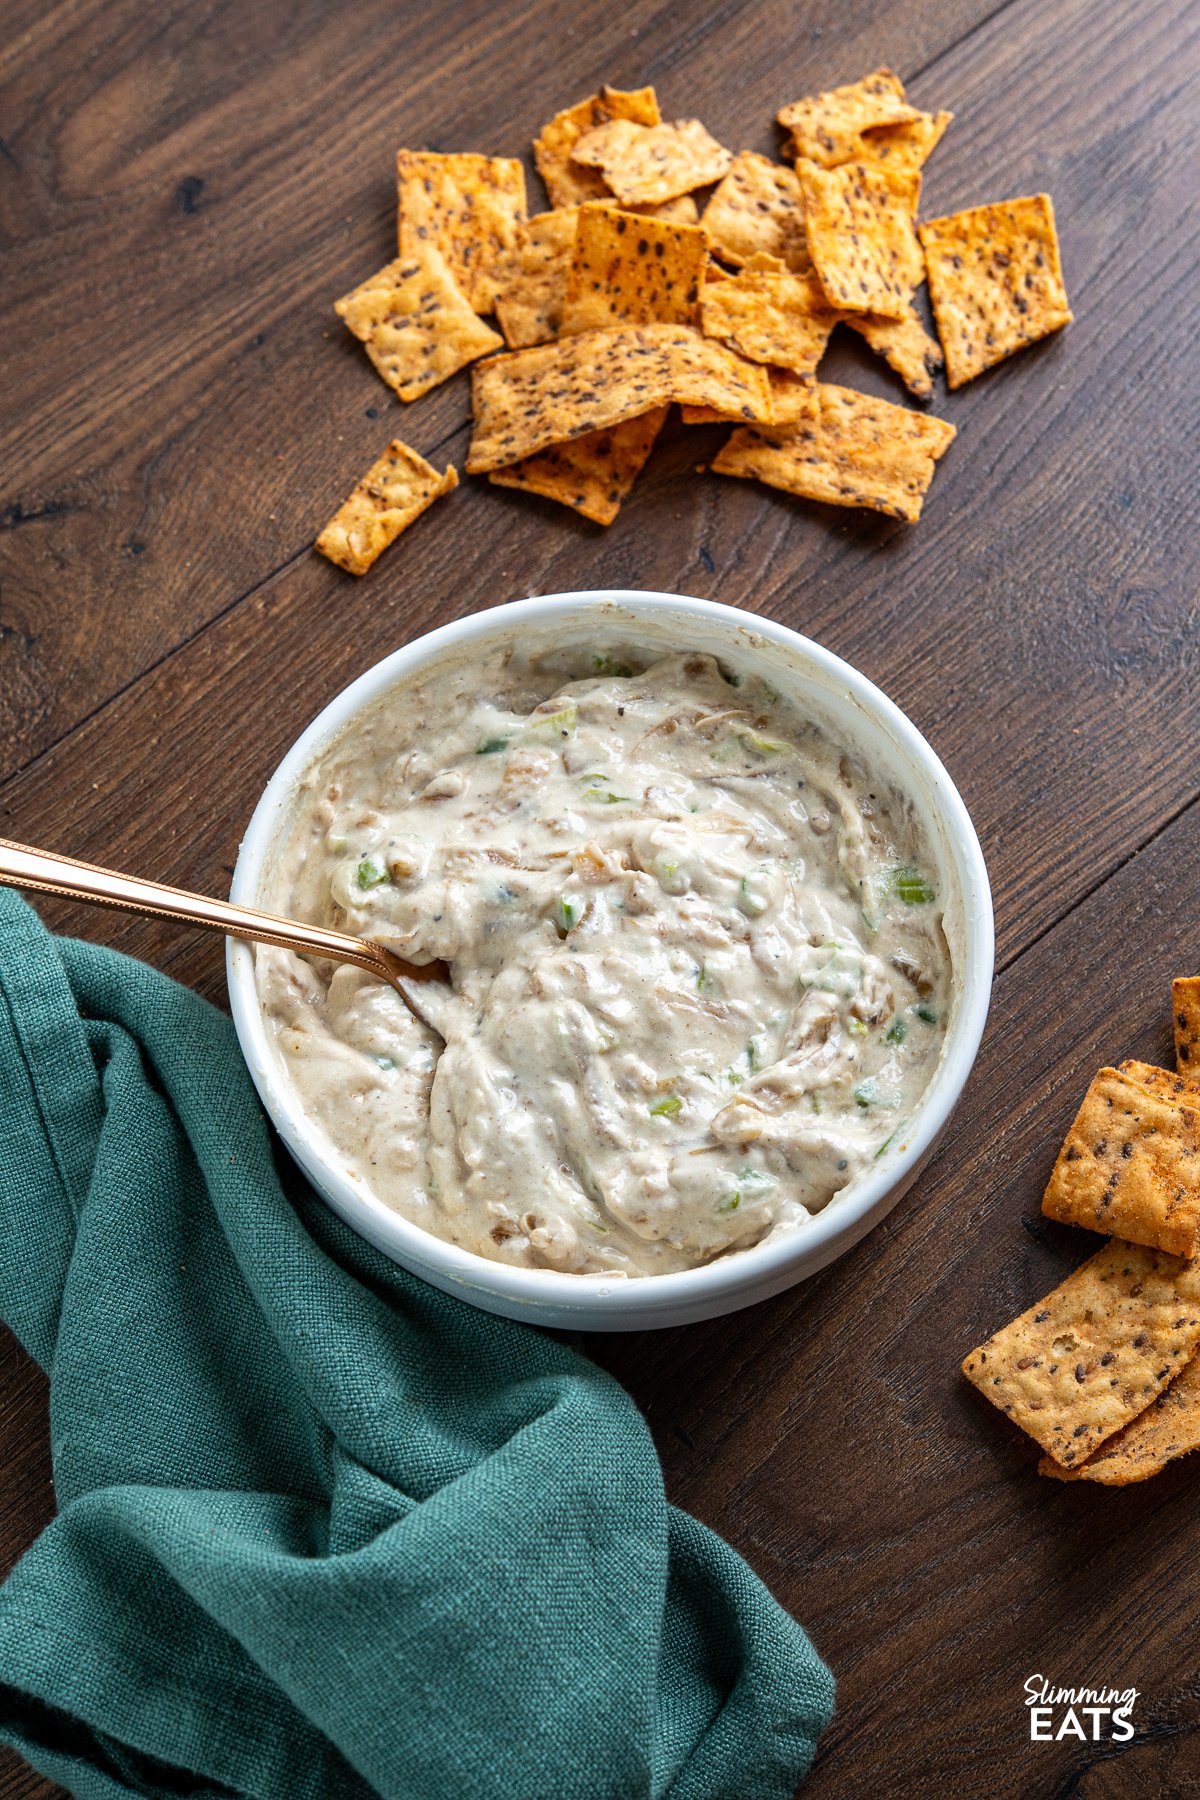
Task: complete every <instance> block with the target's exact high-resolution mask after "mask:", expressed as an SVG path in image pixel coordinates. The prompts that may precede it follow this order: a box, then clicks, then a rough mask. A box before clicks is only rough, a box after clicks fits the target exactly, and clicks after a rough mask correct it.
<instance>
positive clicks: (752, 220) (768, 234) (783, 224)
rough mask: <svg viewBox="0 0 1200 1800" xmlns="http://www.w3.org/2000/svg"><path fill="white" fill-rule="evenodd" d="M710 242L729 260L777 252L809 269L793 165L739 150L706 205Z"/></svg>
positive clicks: (797, 269) (792, 265)
mask: <svg viewBox="0 0 1200 1800" xmlns="http://www.w3.org/2000/svg"><path fill="white" fill-rule="evenodd" d="M703 224H704V229H705V232H706V233H707V236H708V241H709V245H710V246H711V248H712V249H713V250H715V251H716V253H717V255H718V256H721V257H723V258H724V259H725V261H726V262H731V263H747V262H749V261H750V258H751V257H752V256H755V255H758V254H760V253H762V254H765V255H767V256H777V257H779V259H780V261H781V262H783V263H784V264H786V266H787V267H788V268H789V269H791V270H792V271H793V273H794V274H797V275H807V274H808V273H809V271H810V270H811V268H812V260H811V258H810V257H809V254H808V239H807V237H806V235H805V230H804V200H803V197H802V195H801V193H800V183H799V180H798V179H797V177H796V172H795V170H794V169H785V168H784V167H783V165H782V163H773V162H770V161H768V159H767V158H766V157H765V156H759V155H757V154H756V152H755V151H753V150H743V151H742V153H741V155H740V156H735V157H734V159H733V161H732V163H731V164H730V165H729V171H728V173H727V174H726V176H725V178H724V180H723V181H722V182H721V185H720V187H718V188H717V190H716V192H715V193H714V194H713V197H712V199H711V200H710V201H709V203H708V205H707V206H706V207H705V209H704V220H703Z"/></svg>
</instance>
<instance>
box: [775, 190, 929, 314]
mask: <svg viewBox="0 0 1200 1800" xmlns="http://www.w3.org/2000/svg"><path fill="white" fill-rule="evenodd" d="M797 173H798V175H799V178H800V189H801V192H802V193H803V195H804V210H805V228H806V230H807V232H808V253H809V255H810V256H811V257H812V260H813V267H814V268H815V269H816V271H817V274H818V275H819V276H820V278H821V285H822V287H823V288H824V289H825V292H826V294H827V295H828V296H829V302H830V305H831V306H839V307H842V308H843V309H844V310H845V311H848V312H850V311H853V312H869V313H880V314H882V315H883V316H884V317H885V318H890V319H903V318H905V317H907V315H908V313H909V312H910V310H911V308H912V298H913V295H914V294H915V293H916V291H917V289H918V288H919V287H920V285H921V282H922V281H923V280H924V275H925V264H924V258H923V257H922V255H921V246H920V244H919V242H918V241H917V233H916V226H915V223H914V221H915V218H916V211H917V200H918V198H919V196H920V192H921V177H920V175H917V174H911V173H904V172H902V171H893V170H891V169H887V168H879V167H872V166H871V165H869V164H867V163H842V164H840V165H839V166H838V167H837V168H836V169H819V168H817V167H816V165H815V164H814V163H801V164H799V165H798V169H797Z"/></svg>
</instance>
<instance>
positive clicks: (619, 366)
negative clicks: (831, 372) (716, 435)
mask: <svg viewBox="0 0 1200 1800" xmlns="http://www.w3.org/2000/svg"><path fill="white" fill-rule="evenodd" d="M670 401H678V402H679V403H680V404H686V405H690V406H715V407H718V408H719V409H720V410H722V411H723V412H730V413H735V414H737V415H738V416H739V417H741V418H745V419H766V418H769V417H770V410H771V389H770V383H769V382H768V380H767V374H766V370H765V369H762V368H760V367H759V365H758V364H757V363H748V362H744V361H743V360H742V358H741V357H740V356H735V355H734V353H733V351H732V350H727V349H725V347H724V346H723V345H721V344H714V343H712V342H710V341H709V339H708V338H705V337H701V335H700V333H699V332H698V331H693V330H692V329H691V328H690V327H689V326H687V325H626V326H620V327H619V328H618V329H617V330H615V331H584V332H581V333H580V334H579V336H578V337H568V338H562V339H560V340H559V342H558V343H556V344H539V345H537V346H536V347H535V348H534V349H532V350H515V351H513V353H512V354H511V355H509V356H493V357H490V358H489V359H488V361H487V362H485V363H482V364H481V365H480V366H479V368H478V369H476V371H475V376H474V382H473V386H472V403H473V406H474V412H475V432H474V435H473V437H472V439H471V448H470V452H469V455H468V458H467V467H468V469H470V470H471V471H472V473H474V474H486V473H488V472H489V471H490V470H492V469H502V468H505V467H507V466H508V465H509V464H511V463H515V462H521V461H523V460H524V458H525V457H527V456H532V455H533V454H534V453H535V451H538V450H544V449H546V447H547V446H548V445H550V444H561V443H565V442H566V440H567V439H568V438H575V437H583V436H584V435H585V434H586V433H587V432H589V431H602V430H604V429H605V428H606V427H607V426H609V425H617V424H619V423H620V422H621V420H622V419H634V418H641V417H642V415H643V414H644V413H647V412H650V411H651V410H652V409H653V408H654V407H656V406H665V405H667V404H668V403H669V402H670Z"/></svg>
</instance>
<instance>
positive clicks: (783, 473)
mask: <svg viewBox="0 0 1200 1800" xmlns="http://www.w3.org/2000/svg"><path fill="white" fill-rule="evenodd" d="M816 403H817V409H816V416H815V417H814V418H813V419H812V420H811V422H808V423H802V424H800V425H797V426H794V427H792V428H790V429H788V428H782V429H775V430H773V429H771V428H770V427H765V428H759V429H757V430H742V431H735V432H734V434H733V436H732V437H731V438H730V440H729V442H728V443H727V444H726V445H725V448H724V449H723V450H722V451H721V452H720V454H719V455H718V456H716V457H714V459H713V463H712V468H713V472H714V474H717V475H740V476H747V477H751V478H753V479H755V480H757V481H765V482H766V483H767V484H768V485H769V486H770V487H777V488H783V489H785V490H786V491H787V492H788V493H790V494H799V495H801V496H802V498H804V499H806V500H824V501H826V502H827V503H828V504H830V505H832V506H863V507H867V508H869V509H870V510H872V511H874V512H882V513H888V514H890V515H891V517H892V518H895V519H907V520H908V521H909V522H910V523H913V522H915V521H916V520H917V519H918V518H919V517H920V515H921V502H922V500H923V499H924V496H925V493H926V491H927V490H928V487H929V483H930V482H931V481H932V480H933V468H934V464H935V462H936V461H937V459H938V457H940V456H942V455H944V453H945V451H946V450H947V449H948V448H949V446H950V443H951V441H952V440H953V438H954V435H955V433H954V427H953V425H948V424H946V422H945V420H944V419H932V418H930V417H929V416H928V415H927V414H925V413H914V412H909V411H908V410H907V408H905V407H903V406H893V405H892V404H891V403H890V402H889V401H887V400H876V399H874V398H873V397H872V396H871V395H869V394H858V393H855V392H854V391H853V390H852V389H850V388H842V387H832V386H830V385H829V384H828V383H824V382H822V383H818V384H817V388H816Z"/></svg>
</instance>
